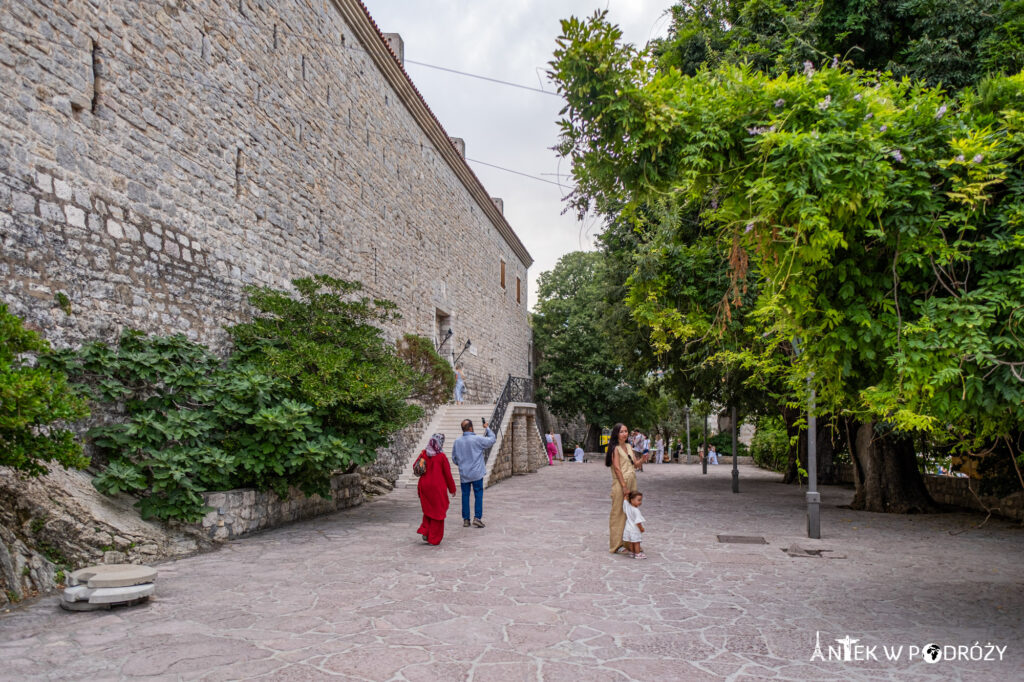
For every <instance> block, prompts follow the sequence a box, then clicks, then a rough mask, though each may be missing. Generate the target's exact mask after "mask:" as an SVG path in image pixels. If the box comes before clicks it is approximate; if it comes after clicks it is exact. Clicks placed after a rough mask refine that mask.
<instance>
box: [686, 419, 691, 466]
mask: <svg viewBox="0 0 1024 682" xmlns="http://www.w3.org/2000/svg"><path fill="white" fill-rule="evenodd" d="M686 463H687V464H689V463H690V408H689V407H687V408H686Z"/></svg>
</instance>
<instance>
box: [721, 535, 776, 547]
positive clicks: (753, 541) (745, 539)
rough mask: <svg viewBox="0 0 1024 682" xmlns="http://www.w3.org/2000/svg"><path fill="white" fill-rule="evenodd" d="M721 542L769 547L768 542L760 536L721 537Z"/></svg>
mask: <svg viewBox="0 0 1024 682" xmlns="http://www.w3.org/2000/svg"><path fill="white" fill-rule="evenodd" d="M718 541H719V542H732V543H735V544H738V545H767V544H768V541H767V540H765V539H764V538H763V537H761V536H760V535H719V536H718Z"/></svg>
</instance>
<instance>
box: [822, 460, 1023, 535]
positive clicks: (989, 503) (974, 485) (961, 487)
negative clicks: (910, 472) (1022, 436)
mask: <svg viewBox="0 0 1024 682" xmlns="http://www.w3.org/2000/svg"><path fill="white" fill-rule="evenodd" d="M836 480H837V481H839V482H841V483H853V465H852V464H839V465H836ZM924 486H925V488H927V489H928V494H929V495H931V496H932V499H933V500H935V501H936V502H938V503H939V504H945V505H948V506H951V507H962V508H964V509H971V510H974V511H982V512H986V513H988V512H989V511H991V512H992V513H993V514H994V515H996V516H1003V517H1006V518H1009V519H1016V520H1017V521H1024V491H1021V492H1017V493H1014V494H1012V495H1007V496H1006V497H1003V498H999V497H992V496H989V495H982V496H980V499H979V496H976V495H975V494H974V493H975V492H977V490H978V482H977V481H976V480H974V479H972V478H960V477H958V476H935V475H933V474H925V476H924ZM972 490H973V491H974V492H972Z"/></svg>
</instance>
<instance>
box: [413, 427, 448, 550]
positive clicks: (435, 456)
mask: <svg viewBox="0 0 1024 682" xmlns="http://www.w3.org/2000/svg"><path fill="white" fill-rule="evenodd" d="M443 447H444V434H443V433H435V434H434V435H433V436H431V437H430V442H429V443H428V444H427V449H426V450H424V451H423V452H421V453H420V457H422V458H423V460H424V461H425V462H426V463H427V472H426V473H425V474H423V475H422V476H420V482H419V483H417V484H416V490H417V491H418V492H419V494H420V506H421V507H422V508H423V523H422V524H420V529H419V530H418V531H416V532H417V533H419V534H420V535H421V536H423V539H424V540H425V541H426V542H428V543H430V544H431V545H440V544H441V538H443V537H444V518H445V516H447V515H448V495H446V494H445V493H446V492H447V493H448V494H450V495H454V494H455V479H453V478H452V468H451V466H450V465H449V464H448V457H447V456H446V455H445V454H444V452H442V451H441V448H443Z"/></svg>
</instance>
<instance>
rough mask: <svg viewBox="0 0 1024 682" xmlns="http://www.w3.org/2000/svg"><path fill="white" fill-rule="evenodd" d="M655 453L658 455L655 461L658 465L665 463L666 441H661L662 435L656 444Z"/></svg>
mask: <svg viewBox="0 0 1024 682" xmlns="http://www.w3.org/2000/svg"><path fill="white" fill-rule="evenodd" d="M654 451H655V453H657V457H658V458H657V459H656V460H655V461H656V462H657V463H658V464H664V463H665V441H664V440H662V439H661V434H660V433H659V434H658V440H656V441H655V442H654Z"/></svg>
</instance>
